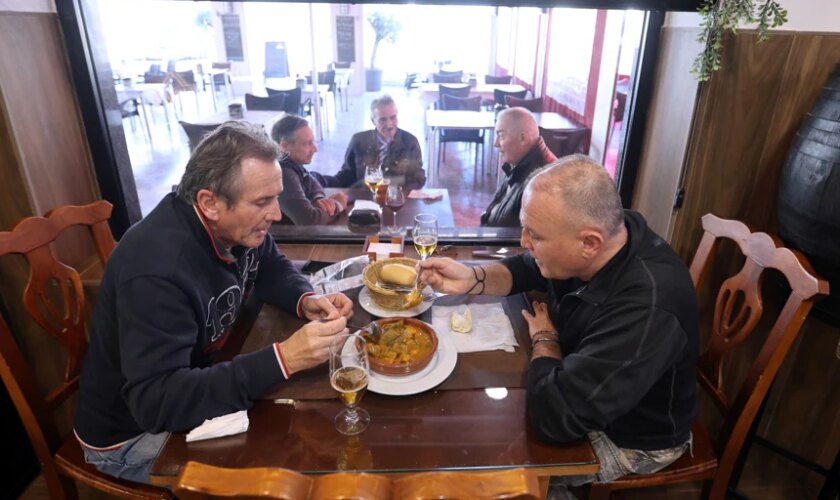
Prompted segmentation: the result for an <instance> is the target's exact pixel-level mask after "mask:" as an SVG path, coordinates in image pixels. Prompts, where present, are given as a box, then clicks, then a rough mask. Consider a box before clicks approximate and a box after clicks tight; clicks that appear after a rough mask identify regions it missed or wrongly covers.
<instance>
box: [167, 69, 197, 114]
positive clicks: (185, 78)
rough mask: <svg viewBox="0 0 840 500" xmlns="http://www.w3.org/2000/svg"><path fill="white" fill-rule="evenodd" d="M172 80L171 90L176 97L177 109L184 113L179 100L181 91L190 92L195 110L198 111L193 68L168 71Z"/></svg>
mask: <svg viewBox="0 0 840 500" xmlns="http://www.w3.org/2000/svg"><path fill="white" fill-rule="evenodd" d="M169 76H170V81H171V82H172V92H173V93H174V94H175V96H176V97H178V109H179V110H180V111H181V114H182V115H183V113H184V105H183V103H182V102H181V97H180V95H181V93H182V92H192V93H193V96H194V97H195V110H196V112H198V82H197V81H196V79H195V73H194V72H193V70H187V71H172V72H171V73H169Z"/></svg>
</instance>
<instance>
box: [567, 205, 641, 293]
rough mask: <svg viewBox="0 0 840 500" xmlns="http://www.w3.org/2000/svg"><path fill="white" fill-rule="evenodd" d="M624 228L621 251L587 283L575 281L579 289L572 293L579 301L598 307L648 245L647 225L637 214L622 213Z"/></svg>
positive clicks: (626, 211)
mask: <svg viewBox="0 0 840 500" xmlns="http://www.w3.org/2000/svg"><path fill="white" fill-rule="evenodd" d="M624 226H625V227H626V228H627V242H626V243H625V244H624V246H623V247H622V248H621V250H619V251H618V253H617V254H615V255H614V256H613V258H612V259H610V260H609V261H608V262H607V263H606V264H605V265H604V267H602V268H601V269H600V270H599V271H598V272H597V273H595V276H593V277H592V280H591V281H590V282H589V283H586V282H584V281H581V280H578V279H576V280H575V282H576V284H578V285H579V287H578V289H577V291H576V292H573V293H574V294H575V295H577V296H578V297H579V298H580V299H581V300H584V301H586V302H589V303H591V304H595V305H600V304H602V303H603V302H604V301H605V300H607V297H609V295H610V293H611V292H612V289H613V287H614V286H615V283H616V282H617V281H618V280H619V279H620V278H621V276H622V275H623V274H624V268H625V267H626V266H627V264H628V263H630V262H631V261H633V260H634V259H635V258H636V257H637V256H638V255H639V253H640V252H641V251H642V249H643V248H644V247H645V245H646V243H650V242H647V241H646V240H648V239H649V234H650V233H649V231H648V228H647V223H646V222H645V220H644V219H643V218H642V216H641V215H639V214H638V213H637V212H633V211H631V210H625V211H624Z"/></svg>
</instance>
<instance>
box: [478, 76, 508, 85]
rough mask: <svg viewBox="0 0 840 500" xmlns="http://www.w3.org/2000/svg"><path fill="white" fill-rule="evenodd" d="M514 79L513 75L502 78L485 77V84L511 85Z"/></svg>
mask: <svg viewBox="0 0 840 500" xmlns="http://www.w3.org/2000/svg"><path fill="white" fill-rule="evenodd" d="M512 79H513V76H511V75H502V76H493V75H484V83H487V84H490V85H510V81H511V80H512Z"/></svg>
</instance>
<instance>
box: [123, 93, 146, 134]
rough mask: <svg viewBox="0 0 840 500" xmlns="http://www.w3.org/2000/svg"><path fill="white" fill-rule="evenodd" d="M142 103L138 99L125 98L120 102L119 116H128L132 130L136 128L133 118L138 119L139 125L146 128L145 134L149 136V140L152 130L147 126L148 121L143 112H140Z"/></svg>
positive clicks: (124, 117)
mask: <svg viewBox="0 0 840 500" xmlns="http://www.w3.org/2000/svg"><path fill="white" fill-rule="evenodd" d="M142 105H143V103H141V102H140V100H139V99H126V100H125V101H123V102H121V103H120V116H122V118H123V119H126V118H128V122H129V124H130V125H131V131H132V132H134V131H136V130H137V126H136V125H135V123H134V120H135V119H136V120H139V121H140V125H141V126H143V128H145V130H146V134H147V136H148V137H149V141H151V140H152V131H151V129H150V128H149V123H148V122H147V121H146V119H145V113H140V110H141V108H140V106H142Z"/></svg>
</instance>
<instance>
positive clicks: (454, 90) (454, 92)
mask: <svg viewBox="0 0 840 500" xmlns="http://www.w3.org/2000/svg"><path fill="white" fill-rule="evenodd" d="M445 95H450V96H452V97H469V96H470V86H469V85H456V86H453V87H450V86H449V85H438V107H440V108H443V96H445Z"/></svg>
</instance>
